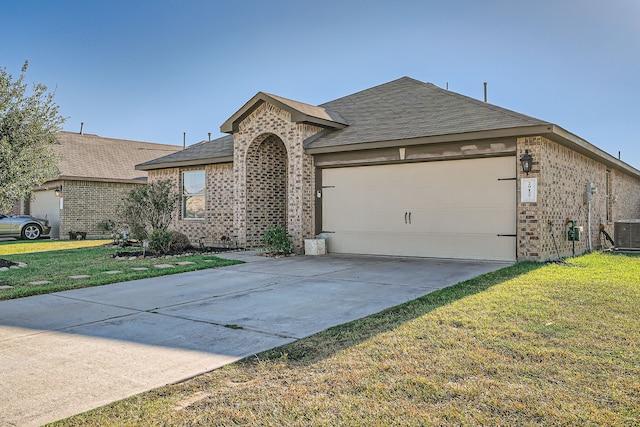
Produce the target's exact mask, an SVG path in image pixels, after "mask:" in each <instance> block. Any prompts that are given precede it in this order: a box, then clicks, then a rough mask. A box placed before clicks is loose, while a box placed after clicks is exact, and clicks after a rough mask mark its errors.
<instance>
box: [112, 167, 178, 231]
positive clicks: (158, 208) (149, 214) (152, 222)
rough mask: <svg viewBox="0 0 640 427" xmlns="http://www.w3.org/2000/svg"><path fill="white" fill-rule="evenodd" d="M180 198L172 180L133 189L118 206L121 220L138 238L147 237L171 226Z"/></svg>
mask: <svg viewBox="0 0 640 427" xmlns="http://www.w3.org/2000/svg"><path fill="white" fill-rule="evenodd" d="M179 200H180V195H179V194H178V193H177V192H176V191H174V190H173V186H172V184H171V180H168V179H166V180H163V181H155V182H152V183H151V184H149V185H144V186H140V187H138V188H135V189H133V190H131V191H130V192H129V194H128V195H127V196H126V197H125V199H124V200H123V201H122V203H121V204H120V206H118V214H119V216H120V222H122V223H125V224H127V225H128V226H129V231H131V234H132V236H133V237H135V238H136V239H139V240H143V239H146V238H148V237H149V233H150V232H152V231H155V230H160V231H166V230H167V228H169V224H171V220H172V219H173V213H174V212H175V210H176V207H177V205H178V202H179Z"/></svg>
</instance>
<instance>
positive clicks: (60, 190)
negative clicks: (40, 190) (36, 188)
mask: <svg viewBox="0 0 640 427" xmlns="http://www.w3.org/2000/svg"><path fill="white" fill-rule="evenodd" d="M53 194H55V195H56V197H60V195H61V194H62V186H60V187H56V189H55V191H54V192H53Z"/></svg>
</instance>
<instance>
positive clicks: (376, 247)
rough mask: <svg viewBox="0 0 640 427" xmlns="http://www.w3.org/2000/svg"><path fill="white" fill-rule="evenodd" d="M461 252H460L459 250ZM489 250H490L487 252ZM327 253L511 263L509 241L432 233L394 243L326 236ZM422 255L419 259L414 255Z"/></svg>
mask: <svg viewBox="0 0 640 427" xmlns="http://www.w3.org/2000/svg"><path fill="white" fill-rule="evenodd" d="M425 248H437V253H435V254H424V249H425ZM460 248H464V250H460ZM488 248H490V249H488ZM327 249H328V251H329V252H332V253H347V254H369V255H394V256H430V257H437V258H464V259H478V260H486V259H491V260H497V261H513V258H514V256H513V251H514V247H513V239H512V238H510V237H498V236H496V235H493V234H481V233H478V234H470V235H467V236H461V235H460V234H450V233H449V234H448V233H434V234H429V235H419V236H413V237H412V238H408V239H405V240H398V239H397V236H396V235H395V234H393V233H388V232H378V233H366V234H361V233H355V232H342V233H335V234H330V235H329V241H328V248H327ZM417 254H422V255H417Z"/></svg>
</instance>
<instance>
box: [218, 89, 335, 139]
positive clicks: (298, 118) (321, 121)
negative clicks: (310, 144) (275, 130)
mask: <svg viewBox="0 0 640 427" xmlns="http://www.w3.org/2000/svg"><path fill="white" fill-rule="evenodd" d="M265 102H268V103H270V104H273V105H275V106H276V107H278V108H280V109H282V110H285V111H288V112H289V113H291V120H292V121H293V122H296V123H310V124H314V125H317V126H319V127H323V128H330V129H342V128H344V127H345V126H346V125H347V123H346V122H345V120H344V119H343V118H342V117H341V116H340V114H338V113H336V112H334V111H331V110H330V109H327V108H324V107H316V106H314V105H310V104H305V103H303V102H298V101H294V100H291V99H287V98H283V97H281V96H276V95H271V94H269V93H265V92H258V93H257V94H256V95H255V96H254V97H253V98H251V99H250V100H249V101H248V102H247V103H246V104H244V105H243V106H242V108H240V109H239V110H238V111H236V113H235V114H233V115H232V116H231V117H229V119H228V120H227V121H226V122H224V123H223V124H222V126H220V131H221V132H224V133H234V132H237V131H238V126H239V124H240V122H242V120H244V119H245V118H246V117H247V116H249V115H250V114H251V113H252V112H253V111H255V110H256V108H258V107H259V106H260V105H262V104H263V103H265Z"/></svg>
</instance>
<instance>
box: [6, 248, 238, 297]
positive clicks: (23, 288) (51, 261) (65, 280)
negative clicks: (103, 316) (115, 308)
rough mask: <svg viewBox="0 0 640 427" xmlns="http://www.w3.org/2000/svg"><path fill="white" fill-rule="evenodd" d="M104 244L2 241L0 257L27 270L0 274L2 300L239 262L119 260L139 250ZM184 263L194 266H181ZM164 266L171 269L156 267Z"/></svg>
mask: <svg viewBox="0 0 640 427" xmlns="http://www.w3.org/2000/svg"><path fill="white" fill-rule="evenodd" d="M106 243H108V241H104V240H94V241H91V240H88V241H85V240H79V241H75V240H74V241H37V242H3V243H0V258H2V259H6V260H9V261H13V262H22V263H25V264H27V266H28V267H26V268H16V269H10V270H8V271H0V300H4V299H12V298H20V297H25V296H29V295H37V294H45V293H50V292H57V291H62V290H66V289H75V288H84V287H89V286H98V285H106V284H108V283H116V282H124V281H127V280H134V279H144V278H147V277H156V276H162V275H167V274H175V273H182V272H186V271H194V270H202V269H205V268H214V267H221V266H225V265H232V264H237V263H238V261H231V260H225V259H221V258H218V257H215V256H213V255H211V254H193V255H190V256H185V257H177V258H170V259H164V258H144V259H135V260H129V259H115V258H114V257H113V255H114V254H115V253H116V251H118V252H122V251H139V250H140V248H124V249H122V248H114V247H110V246H105V244H106ZM183 262H189V263H190V264H185V265H178V263H183ZM160 264H170V265H172V267H166V268H156V267H155V266H157V265H160ZM81 276H87V277H81ZM74 277H75V278H74ZM45 282H49V283H45Z"/></svg>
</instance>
